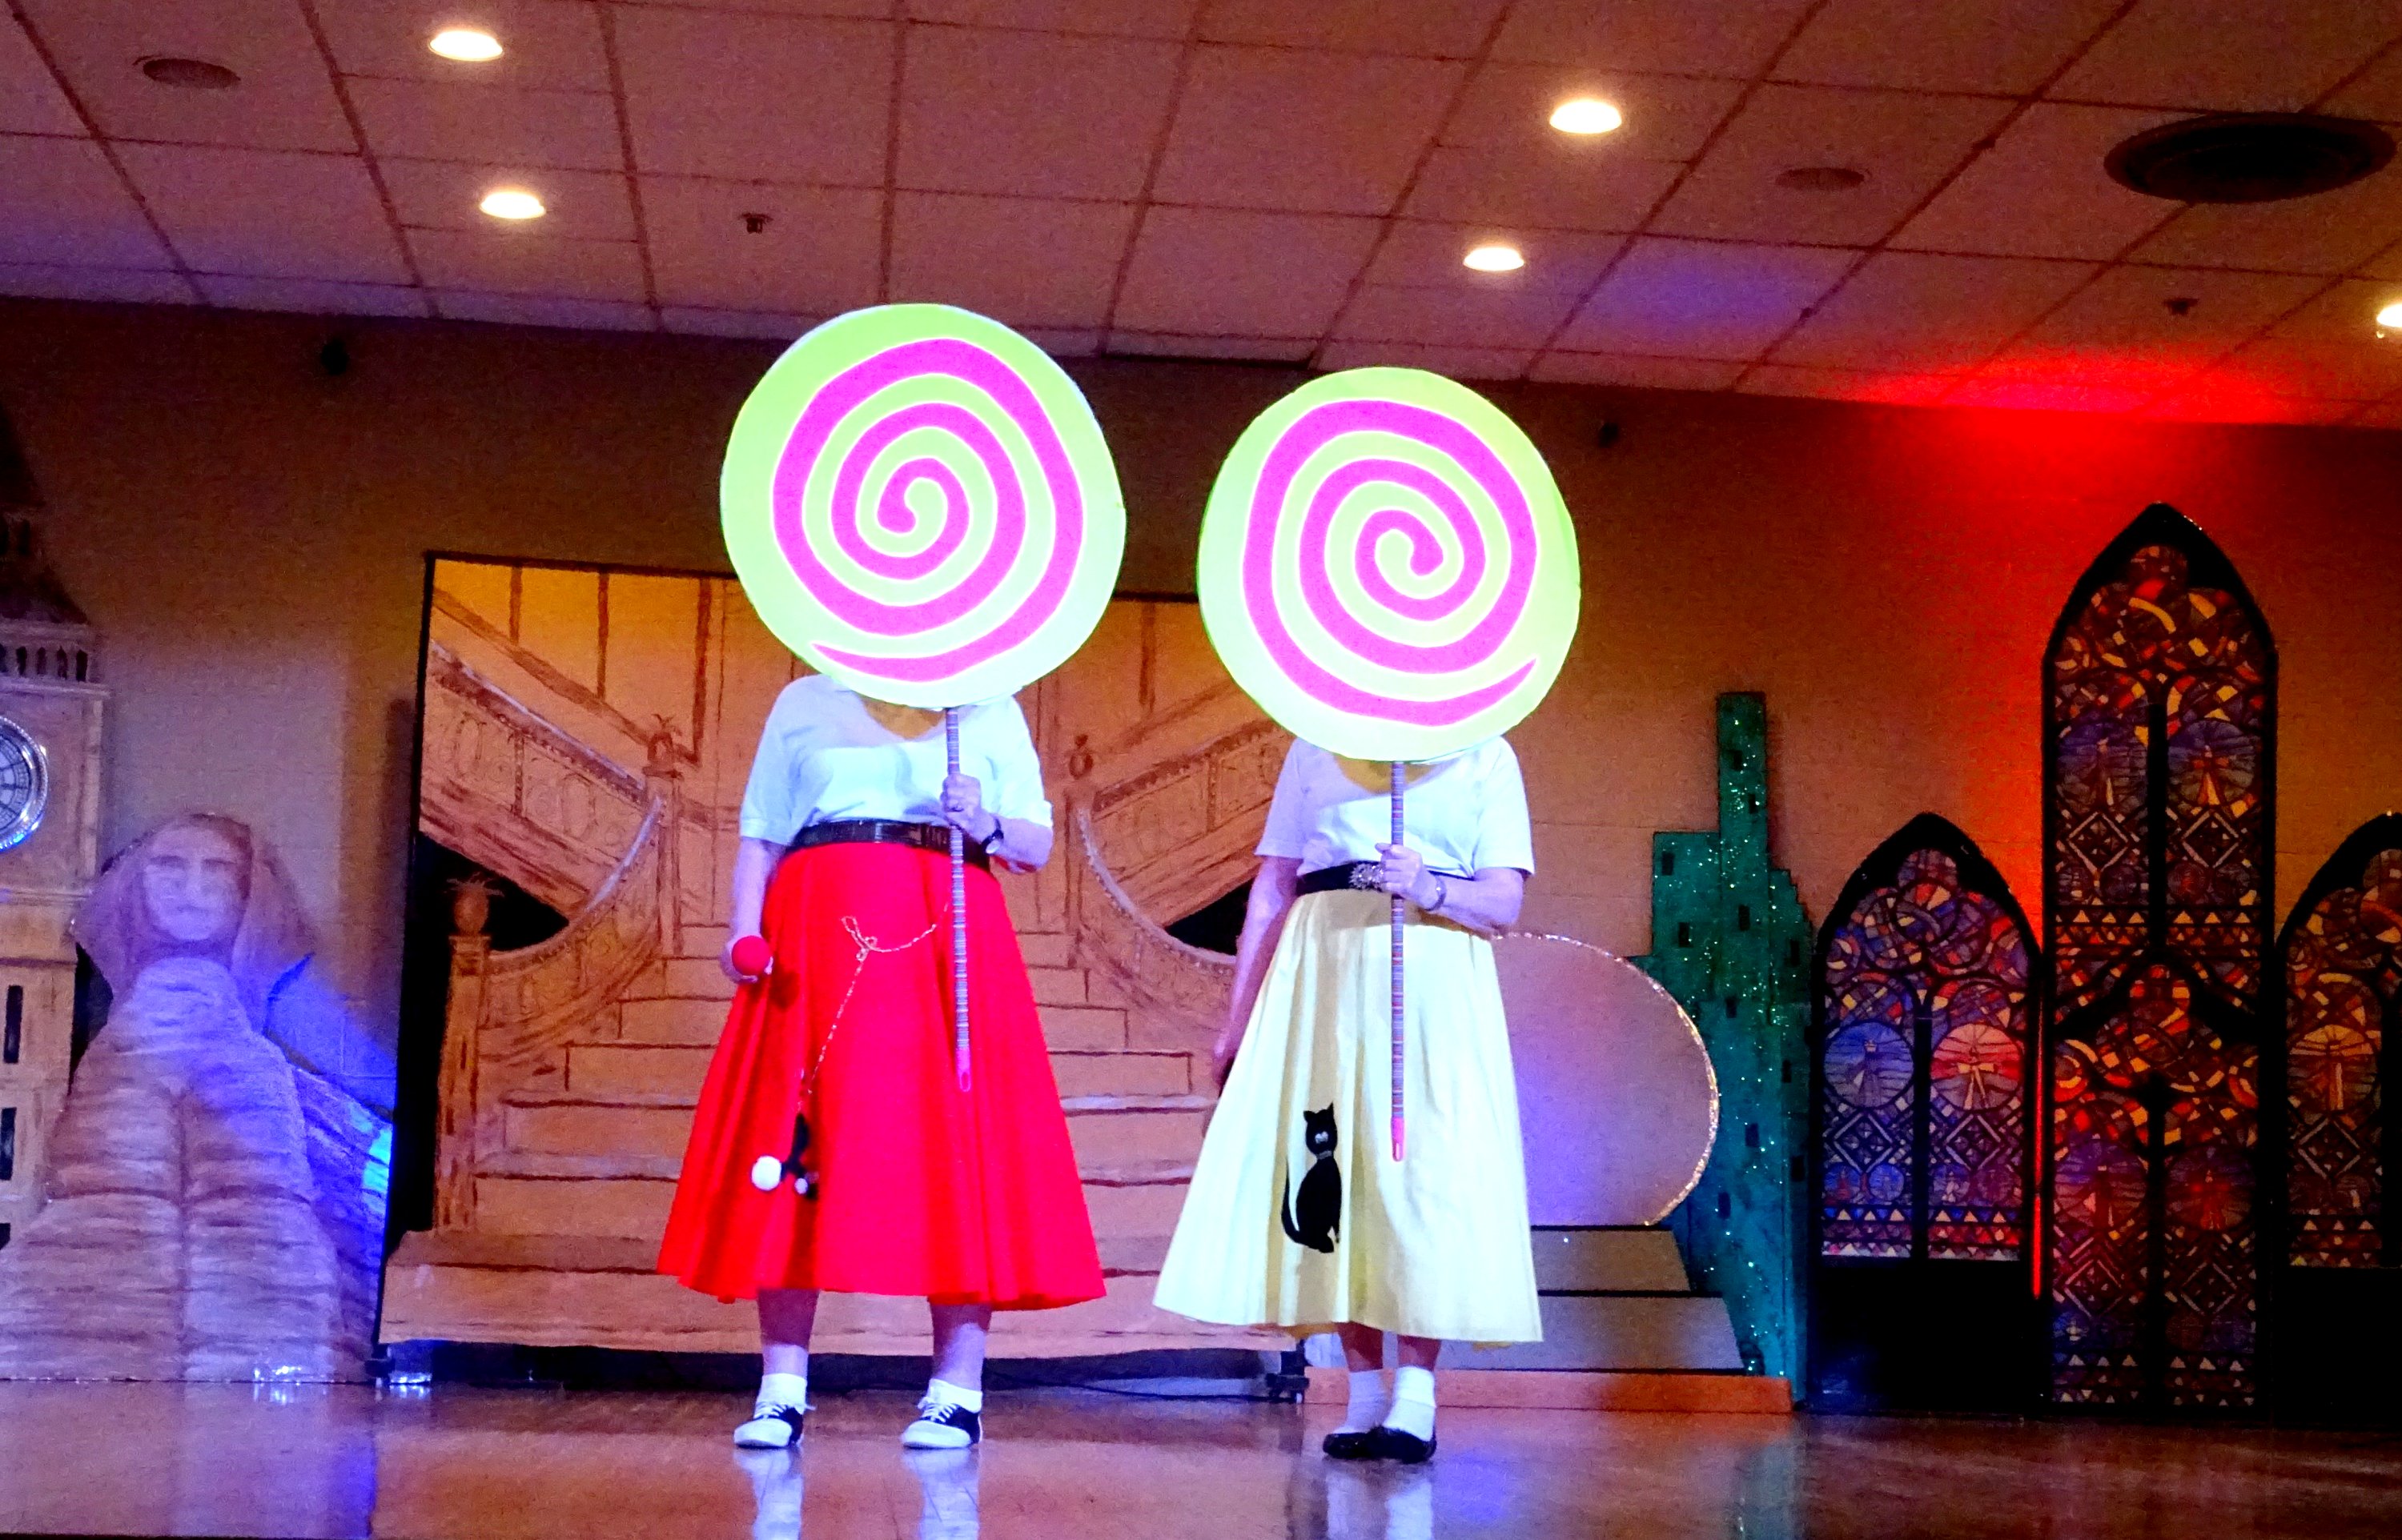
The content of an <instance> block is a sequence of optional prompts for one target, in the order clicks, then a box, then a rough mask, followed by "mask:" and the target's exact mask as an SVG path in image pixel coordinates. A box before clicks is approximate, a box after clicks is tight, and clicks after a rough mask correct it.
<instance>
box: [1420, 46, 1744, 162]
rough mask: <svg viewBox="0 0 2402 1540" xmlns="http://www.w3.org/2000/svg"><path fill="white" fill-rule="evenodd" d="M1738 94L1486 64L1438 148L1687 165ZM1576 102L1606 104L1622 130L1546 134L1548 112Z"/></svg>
mask: <svg viewBox="0 0 2402 1540" xmlns="http://www.w3.org/2000/svg"><path fill="white" fill-rule="evenodd" d="M1742 94H1743V82H1741V81H1740V80H1708V79H1700V78H1694V77H1690V76H1670V75H1613V74H1610V73H1608V71H1605V70H1594V69H1574V68H1567V67H1563V66H1560V65H1553V64H1502V63H1488V64H1484V65H1481V66H1479V67H1478V69H1477V71H1476V74H1475V76H1474V77H1473V78H1472V79H1470V81H1469V83H1468V89H1467V91H1466V92H1465V93H1464V94H1463V95H1462V96H1461V97H1460V100H1459V110H1458V111H1456V112H1455V113H1454V114H1452V117H1451V121H1450V122H1448V123H1446V124H1444V125H1443V143H1444V144H1472V145H1476V146H1478V147H1481V148H1488V149H1512V150H1521V151H1524V150H1536V149H1542V150H1557V149H1563V148H1571V147H1582V148H1590V149H1593V150H1595V151H1601V150H1604V149H1606V150H1607V151H1608V154H1610V155H1612V156H1618V157H1624V158H1630V159H1636V160H1690V159H1691V158H1693V157H1694V156H1696V155H1699V154H1700V153H1701V151H1702V142H1703V141H1704V140H1705V139H1707V138H1708V137H1709V135H1710V131H1711V130H1713V129H1715V128H1717V127H1718V126H1719V122H1720V121H1722V120H1723V119H1724V118H1725V117H1726V115H1727V113H1728V111H1729V110H1730V109H1732V107H1733V106H1734V103H1735V99H1736V98H1737V97H1739V96H1741V95H1742ZM1579 96H1594V97H1599V98H1600V99H1601V100H1603V101H1605V102H1608V103H1610V104H1611V105H1612V106H1614V107H1616V108H1617V109H1618V110H1619V111H1620V113H1622V115H1624V117H1625V119H1626V122H1625V125H1624V126H1623V127H1622V128H1619V129H1616V130H1614V131H1611V132H1609V133H1607V134H1603V135H1600V136H1598V137H1595V138H1592V139H1580V138H1577V137H1576V136H1574V135H1564V134H1562V133H1561V132H1560V131H1559V130H1557V129H1555V128H1553V127H1552V123H1551V117H1552V111H1553V108H1555V107H1557V106H1558V105H1559V104H1560V103H1562V102H1565V101H1567V100H1569V99H1570V98H1572V97H1579Z"/></svg>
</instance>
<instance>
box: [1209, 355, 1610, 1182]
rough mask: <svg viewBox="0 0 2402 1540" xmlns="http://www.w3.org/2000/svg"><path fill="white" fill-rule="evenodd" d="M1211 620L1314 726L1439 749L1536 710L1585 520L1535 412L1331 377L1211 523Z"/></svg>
mask: <svg viewBox="0 0 2402 1540" xmlns="http://www.w3.org/2000/svg"><path fill="white" fill-rule="evenodd" d="M1198 577H1199V587H1200V592H1201V617H1202V621H1203V623H1204V625H1206V626H1208V632H1209V640H1210V643H1211V644H1212V645H1213V646H1215V647H1216V648H1217V650H1218V655H1219V656H1220V657H1221V658H1222V659H1223V660H1224V662H1225V665H1226V667H1227V670H1228V672H1230V673H1232V674H1233V675H1234V676H1235V681H1236V683H1237V684H1239V685H1241V686H1242V687H1243V689H1244V690H1245V692H1247V693H1248V694H1249V695H1250V696H1251V698H1252V699H1253V700H1255V701H1257V702H1258V703H1259V705H1260V708H1261V709H1263V710H1264V711H1266V712H1267V714H1268V715H1269V716H1271V717H1273V718H1275V719H1276V721H1277V723H1278V724H1279V725H1281V726H1283V727H1284V728H1285V729H1286V730H1287V731H1289V732H1291V733H1292V734H1293V735H1294V736H1297V737H1302V738H1306V739H1307V740H1309V741H1310V742H1312V743H1315V744H1317V745H1318V746H1319V747H1320V748H1323V749H1332V751H1333V752H1335V753H1338V754H1346V755H1349V756H1351V757H1352V758H1355V759H1365V760H1389V761H1391V762H1392V830H1393V843H1394V844H1396V845H1399V844H1400V843H1401V798H1402V770H1401V766H1402V764H1403V763H1405V762H1409V761H1418V760H1431V759H1440V758H1442V757H1443V756H1444V755H1447V754H1455V753H1457V752H1459V751H1460V750H1461V749H1467V748H1469V747H1470V746H1472V745H1474V744H1477V743H1480V742H1482V741H1484V739H1486V738H1489V737H1493V736H1496V735H1498V734H1501V733H1504V732H1507V731H1508V730H1509V729H1510V728H1512V726H1515V725H1516V724H1517V722H1519V721H1520V720H1521V719H1522V718H1524V717H1525V715H1526V713H1527V712H1529V711H1531V710H1533V709H1534V708H1535V706H1536V704H1537V703H1538V702H1539V701H1540V700H1541V699H1542V698H1543V694H1544V692H1545V691H1547V690H1549V689H1550V688H1551V684H1552V681H1553V678H1554V677H1555V676H1556V675H1557V674H1558V673H1559V669H1560V663H1561V660H1562V659H1563V658H1564V657H1565V656H1566V654H1567V645H1568V640H1569V639H1570V638H1571V637H1573V636H1574V635H1575V634H1576V623H1577V596H1578V588H1577V581H1578V574H1577V554H1576V531H1575V529H1574V528H1573V527H1572V526H1571V525H1570V523H1569V521H1568V512H1567V504H1566V503H1565V502H1562V501H1561V500H1560V493H1559V488H1557V487H1556V486H1555V485H1553V481H1552V474H1551V470H1550V468H1549V467H1548V466H1546V465H1545V464H1544V463H1543V457H1542V456H1541V454H1540V453H1539V452H1538V451H1537V450H1536V448H1535V447H1534V445H1533V444H1532V443H1530V442H1528V440H1527V438H1526V435H1525V433H1522V432H1520V431H1519V429H1518V426H1517V424H1515V423H1513V422H1512V421H1511V420H1510V419H1508V418H1507V417H1505V416H1503V415H1502V413H1501V412H1500V410H1499V409H1498V407H1496V406H1493V405H1492V404H1491V403H1490V402H1487V401H1486V400H1485V399H1484V397H1483V396H1480V395H1478V394H1476V392H1473V391H1470V390H1469V389H1468V388H1467V387H1465V386H1462V385H1457V384H1455V383H1453V382H1452V381H1450V380H1448V379H1445V378H1442V377H1441V376H1439V375H1431V374H1427V373H1425V372H1423V371H1421V370H1416V369H1353V370H1350V371H1347V372H1346V373H1342V374H1335V375H1329V376H1327V377H1325V378H1321V379H1316V380H1312V381H1311V382H1310V383H1308V384H1306V385H1305V386H1303V387H1302V388H1301V389H1299V390H1297V391H1295V392H1292V393H1291V395H1288V396H1286V397H1285V398H1284V399H1283V400H1281V401H1279V402H1277V404H1276V405H1275V406H1271V407H1269V408H1268V409H1267V410H1266V411H1265V412H1263V413H1262V414H1261V415H1260V416H1259V418H1258V419H1256V420H1254V421H1253V422H1252V423H1251V425H1250V426H1249V428H1247V429H1245V430H1244V432H1243V435H1242V437H1241V438H1240V439H1238V440H1236V444H1235V448H1234V451H1233V453H1231V454H1230V455H1228V456H1227V458H1226V463H1225V465H1224V466H1223V467H1222V469H1221V470H1220V471H1219V473H1218V481H1217V485H1216V486H1215V487H1214V488H1211V490H1210V493H1209V506H1208V513H1207V514H1206V516H1204V517H1203V519H1202V523H1201V558H1200V569H1199V574H1198ZM1392 933H1393V982H1392V1021H1393V1026H1392V1033H1393V1117H1392V1135H1393V1141H1392V1142H1393V1159H1395V1160H1396V1161H1398V1160H1400V1159H1401V1155H1402V1149H1403V1137H1402V1125H1403V1107H1402V1100H1403V1098H1402V1089H1401V1069H1402V1062H1403V1052H1402V1050H1403V1028H1402V1021H1401V1008H1402V999H1403V997H1402V901H1401V898H1400V897H1398V896H1396V897H1395V898H1394V899H1393V902H1392Z"/></svg>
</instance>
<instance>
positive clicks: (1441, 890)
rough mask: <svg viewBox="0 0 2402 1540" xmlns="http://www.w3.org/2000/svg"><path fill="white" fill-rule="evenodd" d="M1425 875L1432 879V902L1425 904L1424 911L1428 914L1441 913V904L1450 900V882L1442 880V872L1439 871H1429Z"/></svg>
mask: <svg viewBox="0 0 2402 1540" xmlns="http://www.w3.org/2000/svg"><path fill="white" fill-rule="evenodd" d="M1427 875H1428V876H1429V877H1432V878H1433V879H1434V902H1432V903H1430V904H1428V905H1427V906H1426V912H1427V913H1428V914H1442V913H1443V905H1444V904H1447V903H1449V902H1450V901H1451V884H1449V883H1447V882H1445V881H1443V873H1440V872H1429V873H1427Z"/></svg>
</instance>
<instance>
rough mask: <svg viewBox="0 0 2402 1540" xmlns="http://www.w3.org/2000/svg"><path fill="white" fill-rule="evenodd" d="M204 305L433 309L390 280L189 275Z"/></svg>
mask: <svg viewBox="0 0 2402 1540" xmlns="http://www.w3.org/2000/svg"><path fill="white" fill-rule="evenodd" d="M193 282H196V283H198V284H199V285H200V295H201V297H202V298H204V299H206V300H207V301H208V302H209V303H210V304H212V305H216V306H221V307H223V308H225V309H235V310H292V311H297V312H298V313H300V314H302V315H407V316H425V315H431V314H433V313H434V310H433V307H432V306H430V305H428V304H427V303H426V299H425V295H424V293H423V292H422V291H421V290H418V289H411V288H405V287H403V286H401V285H399V284H394V283H327V282H323V281H321V280H318V279H313V278H235V277H231V276H228V275H221V274H220V275H206V276H202V277H200V278H197V279H195V280H193Z"/></svg>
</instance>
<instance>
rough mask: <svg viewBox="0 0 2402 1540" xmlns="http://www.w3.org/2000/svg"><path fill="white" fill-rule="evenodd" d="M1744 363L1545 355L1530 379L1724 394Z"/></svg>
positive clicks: (1613, 355) (1615, 355)
mask: <svg viewBox="0 0 2402 1540" xmlns="http://www.w3.org/2000/svg"><path fill="white" fill-rule="evenodd" d="M1743 369H1744V366H1743V365H1742V364H1718V363H1710V362H1706V361H1705V360H1702V359H1698V358H1642V357H1637V356H1636V355H1634V354H1631V353H1545V354H1544V355H1543V356H1542V357H1540V358H1539V359H1537V360H1535V365H1534V367H1533V368H1531V369H1529V370H1527V371H1526V378H1529V379H1542V380H1553V381H1557V382H1559V383H1562V384H1567V385H1639V386H1641V387H1643V388H1644V389H1645V390H1651V391H1723V390H1726V389H1728V388H1730V387H1731V386H1732V385H1733V384H1734V382H1735V378H1736V377H1737V376H1739V375H1741V374H1742V373H1743Z"/></svg>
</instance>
